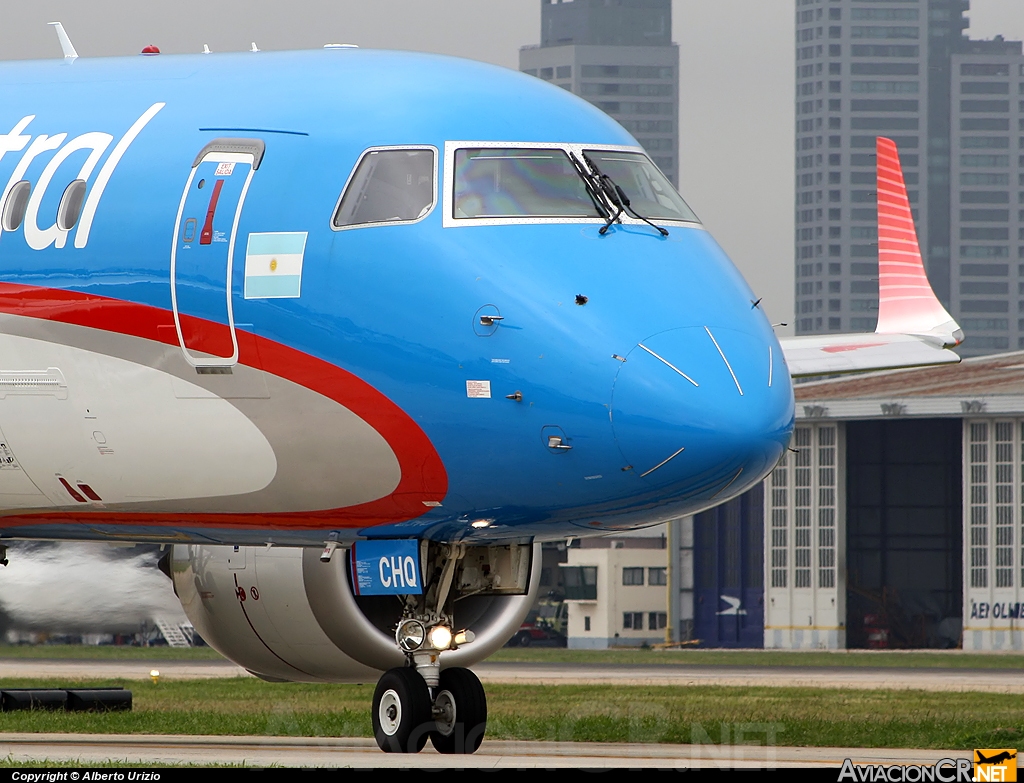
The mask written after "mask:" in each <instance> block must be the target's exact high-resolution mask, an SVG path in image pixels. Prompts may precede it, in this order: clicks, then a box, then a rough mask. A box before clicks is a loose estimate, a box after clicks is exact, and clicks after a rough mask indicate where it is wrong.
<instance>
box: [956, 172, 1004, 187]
mask: <svg viewBox="0 0 1024 783" xmlns="http://www.w3.org/2000/svg"><path fill="white" fill-rule="evenodd" d="M960 184H961V185H966V186H968V187H970V186H972V185H981V186H984V185H994V186H997V187H998V186H999V185H1009V184H1010V175H1009V174H976V173H974V172H963V173H961V174H960Z"/></svg>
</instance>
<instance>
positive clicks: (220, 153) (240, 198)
mask: <svg viewBox="0 0 1024 783" xmlns="http://www.w3.org/2000/svg"><path fill="white" fill-rule="evenodd" d="M263 152H264V145H263V142H262V141H260V140H258V139H216V140H214V141H212V142H210V143H209V144H207V145H206V146H205V147H204V148H203V149H202V150H201V151H200V153H199V155H198V156H196V159H195V161H194V162H193V164H192V170H191V171H190V172H189V176H188V180H187V181H186V183H185V188H184V190H183V191H182V194H181V201H180V202H179V204H178V214H177V217H176V219H175V221H174V239H173V241H172V244H171V265H170V282H171V309H172V311H173V313H174V326H175V329H176V331H177V335H178V344H179V346H180V347H181V351H182V353H183V354H184V356H185V360H186V361H187V362H188V363H189V364H190V365H192V366H193V367H195V368H196V369H201V368H208V367H231V366H233V365H235V364H237V363H238V336H237V335H236V333H235V318H234V308H233V306H232V278H233V270H234V256H235V245H236V240H237V238H238V223H239V220H240V219H241V216H242V208H243V207H244V205H245V198H246V195H247V194H248V192H249V186H250V184H251V183H252V178H253V175H254V174H255V173H256V171H257V169H258V168H259V165H260V163H261V161H262V158H263ZM205 164H216V169H215V170H214V174H215V176H214V177H213V180H214V181H213V182H211V183H210V184H211V187H210V189H209V190H207V191H206V193H207V194H209V196H210V197H212V198H209V205H208V207H207V209H208V212H207V211H205V210H204V212H203V214H202V215H196V216H192V215H188V216H186V215H185V214H184V213H185V208H186V204H187V203H189V196H190V194H193V183H195V180H196V175H197V173H198V172H199V171H200V169H201V168H203V167H204V166H205ZM243 167H244V168H246V169H247V171H245V173H244V176H245V181H244V182H243V184H242V186H241V189H240V191H239V192H238V195H237V197H236V198H237V200H236V201H235V202H234V203H233V204H232V203H231V198H232V197H229V198H228V199H227V202H225V199H223V198H221V195H220V194H221V188H222V187H223V184H222V183H223V182H224V181H225V180H224V179H220V178H219V177H220V176H221V172H228V173H227V174H226V175H225V176H227V177H237V176H239V175H240V174H242V172H241V171H238V170H237V169H241V168H243ZM207 168H208V167H207ZM196 184H197V186H198V184H199V183H196ZM194 198H195V196H194ZM232 207H233V208H234V214H233V216H232V219H231V231H230V236H229V237H228V239H227V243H226V244H227V247H226V248H225V251H226V253H225V254H224V255H223V256H222V257H221V253H220V252H217V253H215V254H214V259H215V261H216V262H217V263H218V264H219V263H221V262H222V263H223V265H224V266H223V282H224V290H225V301H224V305H225V311H224V313H223V315H224V316H226V320H227V325H226V329H227V334H228V335H229V336H230V346H231V347H230V351H228V350H227V344H226V341H225V344H224V346H223V349H222V350H219V351H217V353H216V354H211V352H209V351H201V350H199V348H198V345H197V343H196V340H195V338H190V337H189V334H188V330H185V329H183V328H182V317H181V313H180V311H179V305H180V299H181V296H180V293H182V292H179V290H178V287H179V272H180V265H181V264H180V261H181V259H180V258H179V252H180V251H182V250H183V249H185V248H187V249H188V250H189V252H193V250H194V248H195V246H198V245H200V244H202V245H204V246H207V247H208V248H212V247H213V243H212V242H210V241H208V240H207V238H206V237H200V236H199V231H198V230H197V226H196V218H198V219H199V227H204V223H211V224H212V221H213V217H214V212H215V211H221V212H223V211H224V210H230V209H231V208H232ZM183 226H184V227H185V230H184V231H183ZM222 241H223V239H222V238H221V239H220V242H222ZM218 248H219V242H218ZM207 252H210V251H209V250H208V251H207ZM214 274H215V276H216V279H217V282H218V283H219V282H220V280H221V277H220V267H219V266H218V267H217V268H216V270H214ZM205 315H206V314H204V316H205ZM190 343H191V345H190Z"/></svg>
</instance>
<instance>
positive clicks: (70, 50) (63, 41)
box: [47, 22, 78, 63]
mask: <svg viewBox="0 0 1024 783" xmlns="http://www.w3.org/2000/svg"><path fill="white" fill-rule="evenodd" d="M47 24H48V25H50V26H51V27H53V29H54V30H56V31H57V40H58V41H60V48H61V51H63V52H64V62H66V63H73V62H74V61H75V60H77V59H78V52H76V51H75V45H74V44H73V43H71V39H70V38H68V34H67V33H66V32H65V31H64V25H62V24H61V23H60V22H47Z"/></svg>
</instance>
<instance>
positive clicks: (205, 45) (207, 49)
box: [203, 44, 213, 54]
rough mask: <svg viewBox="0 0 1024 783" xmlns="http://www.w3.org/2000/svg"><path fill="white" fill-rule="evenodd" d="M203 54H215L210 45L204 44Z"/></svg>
mask: <svg viewBox="0 0 1024 783" xmlns="http://www.w3.org/2000/svg"><path fill="white" fill-rule="evenodd" d="M203 54H213V52H211V51H210V45H209V44H203Z"/></svg>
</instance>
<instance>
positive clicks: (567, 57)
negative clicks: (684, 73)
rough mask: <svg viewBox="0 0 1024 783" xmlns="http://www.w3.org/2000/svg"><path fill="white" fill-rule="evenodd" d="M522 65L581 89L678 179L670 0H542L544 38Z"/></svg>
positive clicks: (522, 55) (525, 52) (526, 52)
mask: <svg viewBox="0 0 1024 783" xmlns="http://www.w3.org/2000/svg"><path fill="white" fill-rule="evenodd" d="M519 69H520V70H521V71H523V72H524V73H528V74H530V75H532V76H537V77H538V78H541V79H545V80H547V81H550V82H552V83H554V84H557V85H558V86H559V87H563V88H564V89H566V90H569V91H570V92H572V93H574V94H576V95H580V96H582V97H583V98H585V99H586V100H588V101H590V102H591V103H593V104H594V105H595V106H597V107H598V108H599V109H601V110H603V111H605V112H607V113H608V114H610V115H611V116H612V117H614V118H615V119H616V120H618V121H619V122H620V123H621V124H622V126H623V127H625V128H626V130H628V131H629V132H630V133H632V134H633V135H634V136H635V137H636V138H637V139H638V140H639V141H640V143H641V144H642V145H643V146H644V148H645V149H646V150H647V151H648V152H649V153H650V155H651V158H652V159H653V160H654V162H655V163H656V164H657V165H658V167H659V168H661V170H662V171H664V172H665V174H666V175H667V176H668V178H669V179H670V180H671V181H672V182H673V184H677V183H678V181H679V121H678V117H679V49H678V47H677V46H676V45H675V44H673V43H672V0H541V43H540V46H526V47H523V48H522V49H521V50H520V52H519Z"/></svg>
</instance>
